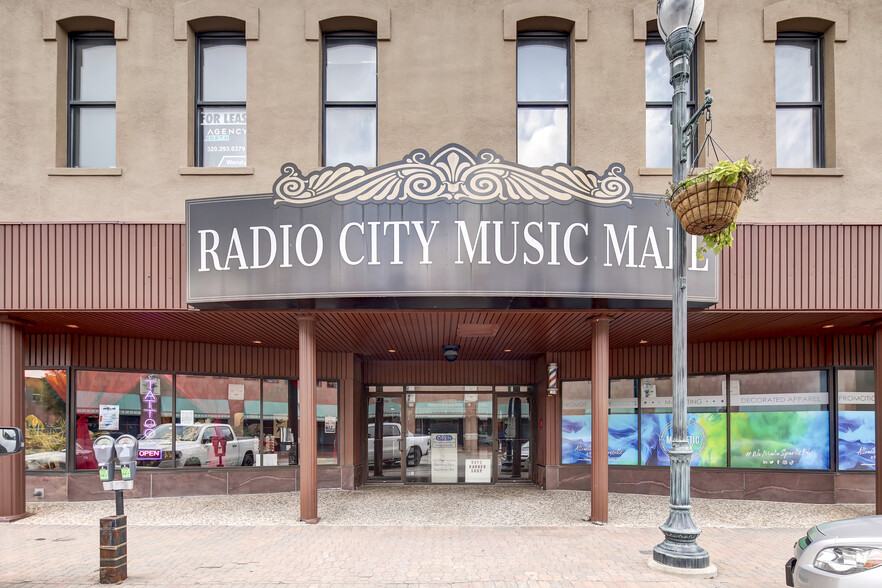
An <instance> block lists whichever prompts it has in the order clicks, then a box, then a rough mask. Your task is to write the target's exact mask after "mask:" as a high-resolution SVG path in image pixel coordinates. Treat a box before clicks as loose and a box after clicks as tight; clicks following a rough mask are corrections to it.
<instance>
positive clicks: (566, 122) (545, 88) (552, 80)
mask: <svg viewBox="0 0 882 588" xmlns="http://www.w3.org/2000/svg"><path fill="white" fill-rule="evenodd" d="M517 60H518V163H521V164H523V165H528V166H531V167H539V166H543V165H553V164H556V163H567V164H568V163H569V162H570V71H569V62H570V60H569V39H568V37H567V36H566V35H562V34H553V33H532V34H522V35H518V54H517Z"/></svg>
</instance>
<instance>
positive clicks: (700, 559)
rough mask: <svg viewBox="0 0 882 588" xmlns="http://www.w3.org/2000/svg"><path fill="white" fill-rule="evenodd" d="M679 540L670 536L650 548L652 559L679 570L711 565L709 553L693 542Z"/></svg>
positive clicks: (702, 567)
mask: <svg viewBox="0 0 882 588" xmlns="http://www.w3.org/2000/svg"><path fill="white" fill-rule="evenodd" d="M691 540H692V541H691V542H689V543H687V542H680V541H676V540H672V539H671V538H670V537H667V538H665V540H664V541H662V542H661V543H659V544H658V545H656V546H655V547H653V548H652V559H653V561H655V562H656V563H658V564H660V565H662V566H666V567H671V568H676V569H679V570H696V569H705V568H709V567H712V566H711V563H710V554H708V552H707V551H706V550H704V549H702V548H701V547H699V546H698V544H696V543H695V536H694V535H693V536H692V537H691Z"/></svg>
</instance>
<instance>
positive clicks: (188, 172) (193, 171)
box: [178, 167, 254, 176]
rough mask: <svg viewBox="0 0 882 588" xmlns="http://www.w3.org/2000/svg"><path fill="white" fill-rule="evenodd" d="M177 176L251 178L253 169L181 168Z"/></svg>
mask: <svg viewBox="0 0 882 588" xmlns="http://www.w3.org/2000/svg"><path fill="white" fill-rule="evenodd" d="M178 174H180V175H182V176H251V175H254V168H253V167H181V168H178Z"/></svg>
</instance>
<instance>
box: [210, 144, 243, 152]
mask: <svg viewBox="0 0 882 588" xmlns="http://www.w3.org/2000/svg"><path fill="white" fill-rule="evenodd" d="M205 150H206V151H207V152H209V153H219V152H227V153H231V152H237V151H241V152H242V153H245V146H244V145H206V146H205Z"/></svg>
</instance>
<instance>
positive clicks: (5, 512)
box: [0, 322, 27, 523]
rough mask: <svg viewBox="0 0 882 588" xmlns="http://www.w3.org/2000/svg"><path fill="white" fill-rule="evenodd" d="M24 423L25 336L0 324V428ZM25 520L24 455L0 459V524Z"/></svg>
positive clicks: (12, 327)
mask: <svg viewBox="0 0 882 588" xmlns="http://www.w3.org/2000/svg"><path fill="white" fill-rule="evenodd" d="M24 419H25V414H24V333H23V332H22V329H21V327H20V326H18V325H16V324H12V323H7V322H0V425H3V426H5V427H18V428H19V429H21V430H22V431H24V428H25V422H24ZM26 516H27V512H26V510H25V453H24V451H22V452H21V453H18V454H16V455H3V456H0V522H6V523H8V522H12V521H17V520H18V519H22V518H24V517H26Z"/></svg>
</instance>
